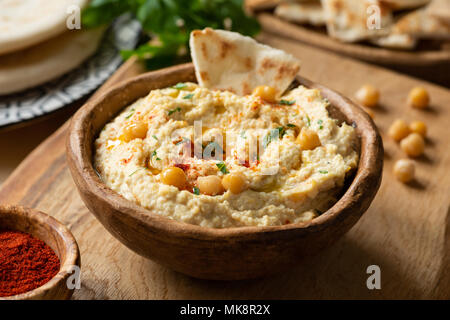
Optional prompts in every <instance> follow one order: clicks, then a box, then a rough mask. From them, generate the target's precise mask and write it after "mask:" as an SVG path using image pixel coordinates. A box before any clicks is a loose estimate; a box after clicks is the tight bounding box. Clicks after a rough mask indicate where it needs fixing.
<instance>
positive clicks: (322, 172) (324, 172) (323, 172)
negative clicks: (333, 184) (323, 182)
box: [319, 170, 328, 174]
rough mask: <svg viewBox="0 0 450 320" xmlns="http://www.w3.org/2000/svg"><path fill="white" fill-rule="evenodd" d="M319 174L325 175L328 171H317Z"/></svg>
mask: <svg viewBox="0 0 450 320" xmlns="http://www.w3.org/2000/svg"><path fill="white" fill-rule="evenodd" d="M319 173H321V174H327V173H328V171H327V170H319Z"/></svg>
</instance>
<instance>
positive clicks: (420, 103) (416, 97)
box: [408, 87, 430, 109]
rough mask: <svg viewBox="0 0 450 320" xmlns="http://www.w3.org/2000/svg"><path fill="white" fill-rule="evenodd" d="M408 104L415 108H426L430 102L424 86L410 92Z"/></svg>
mask: <svg viewBox="0 0 450 320" xmlns="http://www.w3.org/2000/svg"><path fill="white" fill-rule="evenodd" d="M408 104H409V105H410V106H411V107H413V108H418V109H425V108H427V107H428V105H429V104H430V96H429V95H428V91H427V90H426V89H425V88H422V87H416V88H414V89H412V90H411V91H410V92H409V96H408Z"/></svg>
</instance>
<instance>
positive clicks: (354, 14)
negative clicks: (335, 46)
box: [322, 0, 393, 42]
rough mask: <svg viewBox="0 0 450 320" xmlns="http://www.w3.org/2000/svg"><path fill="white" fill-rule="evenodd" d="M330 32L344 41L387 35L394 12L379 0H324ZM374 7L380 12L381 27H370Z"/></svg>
mask: <svg viewBox="0 0 450 320" xmlns="http://www.w3.org/2000/svg"><path fill="white" fill-rule="evenodd" d="M322 6H323V9H324V12H325V17H326V20H327V30H328V34H329V35H330V36H331V37H333V38H336V39H338V40H340V41H343V42H357V41H360V40H366V39H370V38H376V37H381V36H386V35H388V34H389V27H390V25H391V24H392V21H393V20H392V12H391V10H390V9H389V8H387V7H386V6H385V5H383V4H382V3H381V2H380V1H379V0H358V1H355V0H322ZM372 8H378V10H379V12H380V28H379V29H377V28H373V29H370V28H369V25H371V24H370V23H369V22H372V21H374V19H373V18H372V17H373V12H372V11H371V9H372Z"/></svg>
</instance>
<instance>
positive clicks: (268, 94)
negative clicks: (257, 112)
mask: <svg viewBox="0 0 450 320" xmlns="http://www.w3.org/2000/svg"><path fill="white" fill-rule="evenodd" d="M253 95H254V96H256V97H260V98H261V99H263V100H265V101H267V102H270V103H275V102H276V101H277V100H276V95H277V91H276V90H275V88H273V87H269V86H258V87H256V88H255V89H254V90H253Z"/></svg>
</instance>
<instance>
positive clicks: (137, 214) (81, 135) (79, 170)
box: [66, 63, 383, 241]
mask: <svg viewBox="0 0 450 320" xmlns="http://www.w3.org/2000/svg"><path fill="white" fill-rule="evenodd" d="M183 71H184V72H192V73H194V66H193V64H192V63H186V64H181V65H176V66H173V67H169V68H165V69H161V70H157V71H152V72H147V73H144V74H142V75H138V76H136V77H133V78H130V79H128V80H125V81H123V82H121V83H119V84H117V85H115V86H113V87H112V88H110V89H108V90H107V91H106V92H104V93H103V94H101V95H100V96H98V97H96V98H95V99H93V100H90V101H88V102H87V103H86V104H85V105H84V106H83V107H81V108H80V109H79V110H78V111H77V113H76V114H75V115H74V116H73V118H72V120H71V123H70V127H69V133H68V136H67V141H66V149H67V151H66V152H67V157H68V162H69V167H70V169H71V171H72V175H73V176H74V178H75V175H78V176H80V177H82V182H81V183H82V187H83V188H84V189H85V191H87V192H88V193H89V194H90V196H93V197H94V198H95V201H100V202H102V204H104V205H107V206H112V207H113V208H114V209H115V211H116V212H118V214H121V215H124V216H127V217H130V216H131V217H132V218H134V219H136V220H137V221H139V223H142V224H144V225H146V226H147V227H150V228H152V229H154V230H161V231H163V232H168V233H170V234H171V236H176V237H180V238H181V237H183V238H190V239H196V240H205V241H209V240H222V241H229V240H231V239H234V240H239V239H243V238H247V239H255V237H258V236H259V235H261V234H265V235H268V234H280V233H282V232H294V233H295V232H299V231H300V232H313V231H317V230H321V229H322V228H325V227H326V226H328V225H330V224H332V223H333V222H334V221H335V220H336V219H340V218H342V217H341V215H340V213H341V212H342V211H343V210H344V209H345V211H346V213H347V214H351V213H352V211H353V210H352V209H357V208H358V205H359V204H360V203H361V202H362V201H363V200H364V197H371V198H373V197H374V196H375V194H376V192H377V190H378V188H379V185H380V183H381V173H382V167H383V144H382V140H381V137H380V135H379V133H378V130H377V128H376V126H375V124H374V122H373V120H372V119H371V118H370V116H369V115H368V114H367V113H366V112H365V111H363V109H362V108H361V107H359V106H358V105H356V104H355V103H353V102H352V101H351V100H350V99H348V98H346V97H344V96H342V95H341V94H339V93H337V92H336V91H333V90H331V89H329V88H327V87H325V86H322V85H319V84H315V83H314V82H312V81H310V80H307V79H305V78H302V77H300V76H297V77H296V80H297V81H299V82H300V84H302V85H305V86H306V87H309V88H317V89H319V90H320V91H321V93H322V95H323V96H324V98H327V99H328V100H329V101H330V103H332V104H336V103H339V104H340V105H341V106H340V107H339V108H338V109H339V110H340V111H341V112H342V113H344V114H346V117H349V115H351V116H352V117H353V118H357V120H358V121H353V123H352V124H353V125H355V127H356V128H357V130H359V138H360V140H361V150H360V159H359V164H358V168H357V172H356V173H355V175H354V178H353V180H352V182H351V184H350V186H349V187H348V188H347V190H346V191H345V193H344V194H343V195H342V196H341V198H340V199H339V200H338V201H337V202H336V203H335V204H334V205H333V206H332V207H331V208H330V209H328V210H327V211H326V212H324V213H323V214H322V215H320V216H319V217H316V218H314V219H313V220H312V221H308V222H303V223H296V224H287V225H281V226H245V227H231V228H211V227H202V226H199V225H194V224H189V223H185V222H180V221H177V220H173V219H170V218H167V217H164V216H161V215H159V214H157V213H153V212H152V211H151V210H148V209H145V208H144V207H140V206H139V205H137V204H135V203H133V202H131V201H129V200H127V199H125V198H124V197H122V196H121V195H120V194H119V193H116V192H115V191H113V190H112V189H110V188H109V187H107V186H106V184H104V183H103V182H102V181H101V179H100V177H99V176H98V174H97V173H96V171H95V169H94V166H93V163H92V159H91V158H90V157H89V152H88V148H91V150H93V142H94V140H95V139H96V137H97V136H98V133H95V135H93V139H92V141H90V142H89V144H87V143H84V141H86V139H87V138H86V135H87V133H86V131H85V130H84V126H85V125H87V124H89V121H90V120H91V119H92V118H93V117H94V116H93V114H94V113H95V109H96V108H97V107H98V106H99V105H102V104H104V103H105V102H106V101H108V100H110V99H114V98H119V97H120V94H121V92H123V91H124V88H129V87H132V86H134V85H136V84H142V83H146V82H149V81H154V79H155V78H162V77H165V76H167V75H170V74H172V73H176V72H183ZM174 84H175V83H174ZM138 98H140V97H135V98H133V99H134V101H135V100H137V99H138ZM123 107H126V106H123ZM343 109H344V110H345V112H344V111H343ZM103 111H104V110H103ZM114 116H115V115H114ZM114 116H113V117H114ZM109 120H111V119H109ZM105 124H106V123H105ZM105 124H103V125H105ZM88 128H90V129H92V127H88ZM358 128H363V129H358ZM87 145H89V146H87ZM92 154H93V153H92ZM74 173H75V175H74ZM74 180H75V182H76V184H77V187H78V188H80V187H81V186H78V182H77V179H76V178H75V179H74ZM365 184H372V187H370V188H367V189H364V188H361V186H362V185H365ZM356 211H357V210H356ZM94 214H95V213H94ZM361 214H362V213H361Z"/></svg>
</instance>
